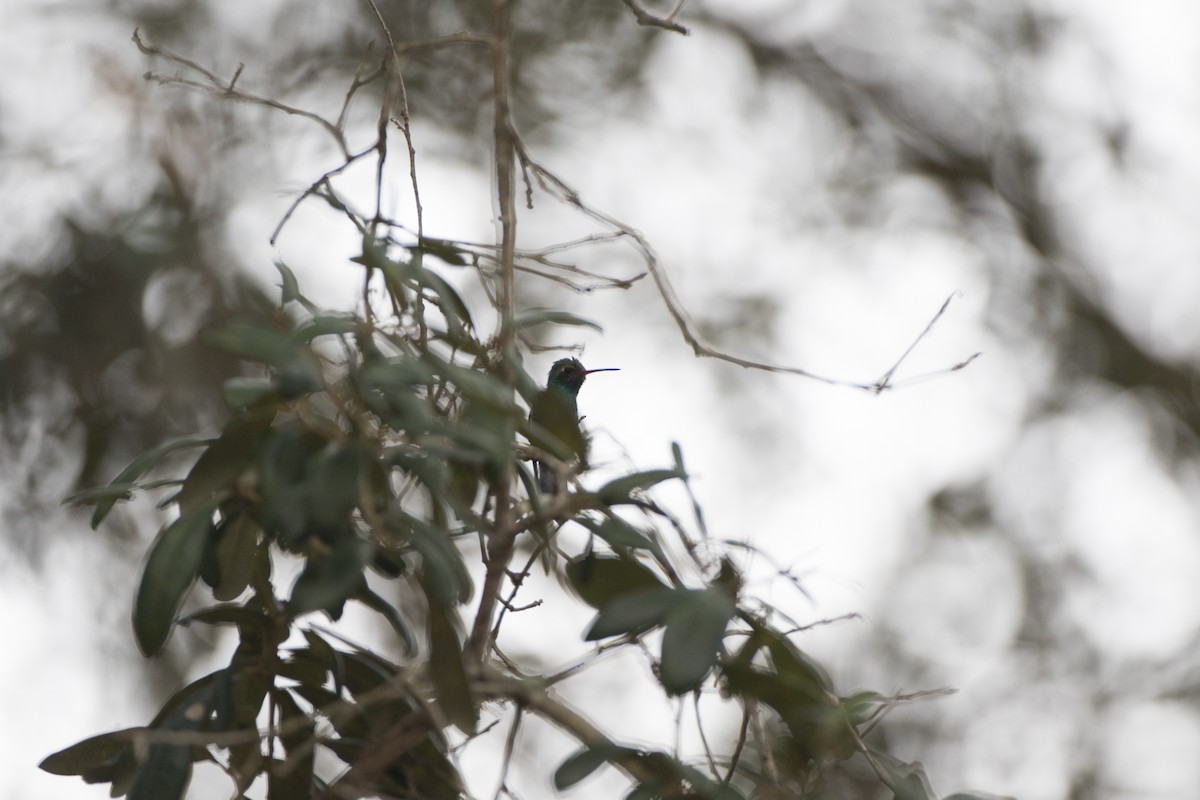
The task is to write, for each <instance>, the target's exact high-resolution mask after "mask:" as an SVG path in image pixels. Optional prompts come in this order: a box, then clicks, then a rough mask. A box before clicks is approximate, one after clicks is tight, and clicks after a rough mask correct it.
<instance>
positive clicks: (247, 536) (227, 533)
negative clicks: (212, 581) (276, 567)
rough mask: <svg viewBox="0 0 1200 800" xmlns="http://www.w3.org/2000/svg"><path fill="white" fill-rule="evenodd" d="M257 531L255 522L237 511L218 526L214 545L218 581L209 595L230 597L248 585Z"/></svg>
mask: <svg viewBox="0 0 1200 800" xmlns="http://www.w3.org/2000/svg"><path fill="white" fill-rule="evenodd" d="M258 534H259V527H258V524H257V523H256V522H255V521H254V520H253V519H252V518H251V517H250V515H249V514H248V513H242V514H238V515H237V516H236V517H234V518H233V519H232V520H231V521H227V522H225V523H224V524H223V525H222V526H221V529H220V537H219V538H218V539H217V547H216V550H217V553H216V558H217V569H218V573H219V580H218V582H217V585H216V586H215V587H213V597H215V598H216V599H217V600H234V599H236V598H237V597H238V596H239V595H241V593H242V592H244V591H245V590H246V587H247V586H249V585H250V581H251V580H253V578H254V565H255V558H254V556H255V553H257V551H258V546H259V545H258Z"/></svg>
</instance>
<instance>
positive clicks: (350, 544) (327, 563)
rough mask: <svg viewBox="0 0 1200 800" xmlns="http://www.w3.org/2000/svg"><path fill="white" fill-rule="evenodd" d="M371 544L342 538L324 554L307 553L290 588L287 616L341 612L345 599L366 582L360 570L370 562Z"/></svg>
mask: <svg viewBox="0 0 1200 800" xmlns="http://www.w3.org/2000/svg"><path fill="white" fill-rule="evenodd" d="M373 553H374V547H373V545H372V544H371V543H370V542H366V541H363V540H361V539H349V538H348V539H344V540H342V541H341V542H338V544H336V545H334V547H333V549H332V550H330V551H329V552H328V553H326V554H325V555H324V556H320V557H317V556H310V557H309V559H308V564H307V565H306V566H305V568H304V571H303V572H302V573H300V577H298V578H297V579H296V583H295V585H293V587H292V595H291V598H290V599H289V600H288V605H287V610H288V615H289V616H291V617H292V618H295V617H298V616H300V615H301V614H307V613H309V612H310V611H328V612H330V613H331V614H332V615H333V616H335V618H336V617H337V616H339V615H340V613H341V608H342V606H343V605H345V603H346V600H347V599H348V598H349V597H350V596H351V595H352V594H354V593H355V592H357V591H358V590H359V589H360V588H361V587H362V586H364V585H365V584H366V578H365V577H364V576H363V570H364V569H366V566H367V564H368V563H370V561H371V556H372V554H373Z"/></svg>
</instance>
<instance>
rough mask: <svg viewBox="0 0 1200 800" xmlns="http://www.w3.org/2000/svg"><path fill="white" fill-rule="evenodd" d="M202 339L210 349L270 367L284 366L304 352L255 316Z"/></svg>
mask: <svg viewBox="0 0 1200 800" xmlns="http://www.w3.org/2000/svg"><path fill="white" fill-rule="evenodd" d="M201 338H202V339H203V340H204V342H205V343H206V344H208V345H209V346H210V347H215V348H217V349H218V350H224V351H225V352H227V353H229V354H231V355H234V356H237V357H238V358H242V359H245V360H246V361H256V362H259V363H262V364H269V365H271V366H273V367H284V366H286V365H287V364H290V363H291V362H293V361H294V360H296V359H297V358H300V357H302V355H303V354H304V352H305V350H304V348H303V347H302V346H300V344H298V343H297V342H296V341H295V340H294V339H292V337H291V335H290V334H289V333H287V332H285V331H281V330H279V329H278V328H275V327H273V326H271V325H270V324H269V323H267V322H266V321H264V320H261V319H258V318H254V317H248V318H246V319H240V320H233V321H231V322H227V323H225V324H224V325H222V326H220V327H217V328H212V329H209V330H207V331H205V332H204V333H203V334H201Z"/></svg>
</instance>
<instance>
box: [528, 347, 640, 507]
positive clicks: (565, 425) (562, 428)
mask: <svg viewBox="0 0 1200 800" xmlns="http://www.w3.org/2000/svg"><path fill="white" fill-rule="evenodd" d="M617 371H618V369H617V368H616V367H605V368H604V369H584V366H583V364H581V363H580V362H579V360H578V359H575V358H560V359H559V360H558V361H555V362H554V365H553V366H551V367H550V375H549V377H548V378H547V379H546V388H545V389H543V390H542V391H541V392H539V393H538V395H537V397H535V398H534V400H533V403H532V404H531V405H530V409H529V422H530V423H531V425H532V426H538V427H540V428H541V429H542V430H543V431H544V432H545V433H549V434H550V436H552V437H553V438H554V439H555V440H557V441H556V442H550V443H548V444H549V445H550V446H548V447H547V448H546V449H548V450H551V451H554V450H560V451H561V450H562V449H563V447H564V446H565V448H566V452H567V453H569V454H570V455H572V456H574V457H576V458H578V459H579V460H580V462H586V458H587V452H586V451H587V442H586V440H585V439H584V437H583V433H582V431H580V430H579V420H580V416H579V406H578V403H577V398H578V397H579V389H580V388H581V387H582V386H583V382H584V381H585V380H587V376H588V375H591V374H592V373H593V372H617ZM531 433H534V435H535V436H537V437H538V438H541V436H539V433H538V432H536V431H531ZM542 435H544V434H542ZM555 444H559V445H560V446H558V447H555V446H554V445H555ZM533 471H534V474H535V475H536V476H537V482H538V489H539V490H540V491H541V492H542V494H557V493H558V489H559V486H558V473H557V472H556V471H555V470H554V468H553V467H551V466H550V465H549V464H546V463H544V462H542V461H537V460H535V461H534V462H533Z"/></svg>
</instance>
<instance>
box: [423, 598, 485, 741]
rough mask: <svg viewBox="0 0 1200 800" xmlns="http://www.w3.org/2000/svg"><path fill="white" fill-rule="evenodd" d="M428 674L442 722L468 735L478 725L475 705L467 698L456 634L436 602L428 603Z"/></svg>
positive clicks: (461, 654) (444, 612)
mask: <svg viewBox="0 0 1200 800" xmlns="http://www.w3.org/2000/svg"><path fill="white" fill-rule="evenodd" d="M429 671H430V673H431V677H432V678H433V687H434V690H435V691H436V693H437V701H438V705H440V706H441V707H442V711H443V712H444V713H445V715H446V719H448V720H450V722H451V723H453V724H454V726H455V727H456V728H458V729H459V730H460V731H462V732H463V733H465V734H466V735H467V736H470V735H471V734H472V733H474V732H475V725H476V723H478V722H479V706H478V705H477V704H476V702H475V698H474V697H472V695H471V685H470V683H469V682H468V680H467V671H466V667H465V665H464V664H463V652H462V644H461V643H460V642H459V639H458V632H457V631H456V630H455V629H454V623H453V622H452V621H451V619H450V617H449V616H448V612H447V610H446V609H444V608H443V607H442V606H441V605H440V604H439V603H436V602H431V603H430V604H429Z"/></svg>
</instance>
